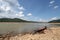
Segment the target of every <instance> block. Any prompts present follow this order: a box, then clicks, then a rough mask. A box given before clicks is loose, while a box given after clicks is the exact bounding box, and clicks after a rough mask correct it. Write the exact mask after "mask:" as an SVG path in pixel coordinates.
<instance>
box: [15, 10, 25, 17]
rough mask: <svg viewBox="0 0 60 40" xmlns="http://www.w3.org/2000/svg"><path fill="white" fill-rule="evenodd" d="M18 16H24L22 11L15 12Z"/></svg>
mask: <svg viewBox="0 0 60 40" xmlns="http://www.w3.org/2000/svg"><path fill="white" fill-rule="evenodd" d="M16 16H18V17H24V14H23V11H20V12H19V13H18V14H16Z"/></svg>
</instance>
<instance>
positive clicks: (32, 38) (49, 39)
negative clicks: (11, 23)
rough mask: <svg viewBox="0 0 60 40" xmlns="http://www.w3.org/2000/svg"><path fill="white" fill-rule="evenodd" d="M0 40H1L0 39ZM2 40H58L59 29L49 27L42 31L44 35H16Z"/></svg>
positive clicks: (59, 35) (59, 37) (59, 36)
mask: <svg viewBox="0 0 60 40" xmlns="http://www.w3.org/2000/svg"><path fill="white" fill-rule="evenodd" d="M0 40H3V39H2V38H0ZM4 40H60V27H51V28H49V29H47V30H44V33H36V34H25V35H22V34H18V35H16V36H11V37H10V38H9V39H8V37H6V38H5V39H4Z"/></svg>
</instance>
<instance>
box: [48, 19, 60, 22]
mask: <svg viewBox="0 0 60 40" xmlns="http://www.w3.org/2000/svg"><path fill="white" fill-rule="evenodd" d="M49 23H60V19H57V20H52V21H50V22H49Z"/></svg>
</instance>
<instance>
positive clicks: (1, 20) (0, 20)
mask: <svg viewBox="0 0 60 40" xmlns="http://www.w3.org/2000/svg"><path fill="white" fill-rule="evenodd" d="M0 22H30V23H39V22H35V21H27V20H23V19H19V18H0Z"/></svg>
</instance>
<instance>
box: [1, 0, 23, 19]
mask: <svg viewBox="0 0 60 40" xmlns="http://www.w3.org/2000/svg"><path fill="white" fill-rule="evenodd" d="M23 11H24V7H23V6H21V5H20V4H19V2H18V0H0V18H2V17H8V18H15V17H16V18H18V17H23V16H24V14H23Z"/></svg>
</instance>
